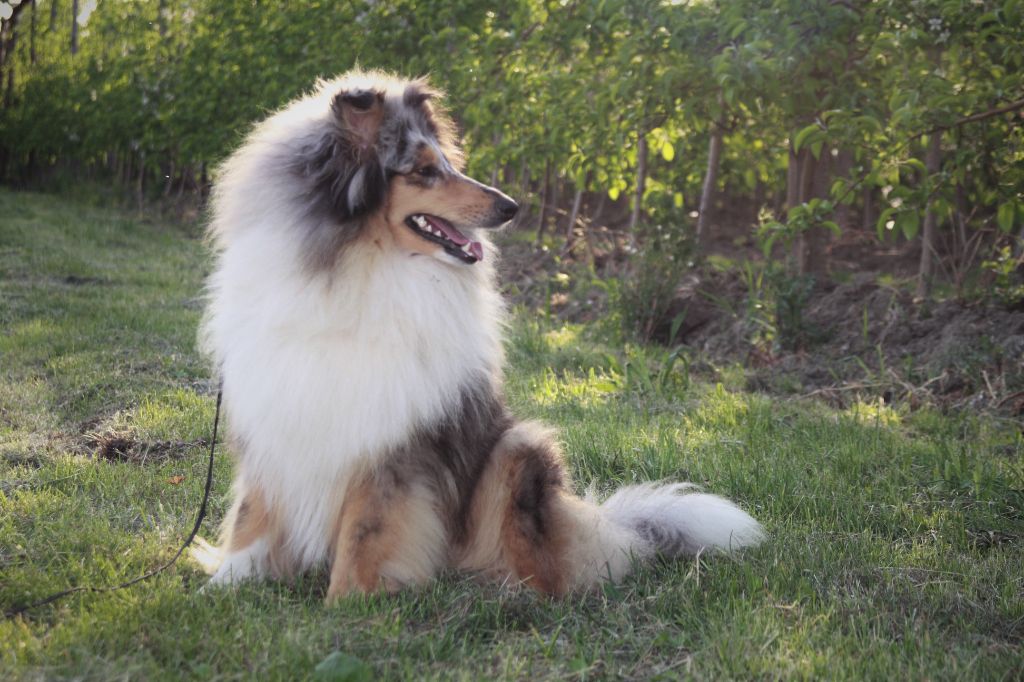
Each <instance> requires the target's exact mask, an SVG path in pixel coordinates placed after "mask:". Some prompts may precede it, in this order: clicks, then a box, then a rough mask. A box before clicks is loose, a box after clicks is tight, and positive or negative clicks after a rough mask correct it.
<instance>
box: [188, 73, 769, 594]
mask: <svg viewBox="0 0 1024 682" xmlns="http://www.w3.org/2000/svg"><path fill="white" fill-rule="evenodd" d="M439 97H440V95H439V93H438V92H437V91H436V90H433V89H431V88H430V87H429V86H428V85H427V84H426V82H424V81H422V80H414V81H405V80H400V79H398V78H395V77H392V76H389V75H386V74H381V73H364V72H360V73H351V74H348V75H345V76H342V77H341V78H339V79H336V80H333V81H330V82H324V83H321V84H320V85H319V86H318V87H317V88H316V90H315V92H313V93H312V94H310V95H308V96H306V97H303V98H301V99H299V100H297V101H295V102H293V103H292V104H290V105H288V106H287V107H285V108H284V109H283V110H281V111H279V112H277V113H276V114H274V115H272V116H271V117H270V118H269V119H268V120H266V121H265V122H263V123H262V124H261V125H259V126H258V127H256V128H255V130H254V131H253V132H252V133H251V134H250V135H249V137H248V138H247V139H246V141H245V143H244V144H243V145H242V146H241V148H240V149H239V150H238V151H237V152H235V154H234V155H233V156H232V157H231V158H230V159H229V160H228V161H227V162H226V163H225V164H224V166H223V167H222V168H221V169H220V173H219V176H218V180H217V185H216V189H215V191H214V195H213V203H212V222H211V225H210V234H211V237H212V239H213V242H214V244H215V247H216V251H217V261H216V267H215V271H214V273H213V274H212V276H211V277H210V281H209V297H210V298H209V308H208V311H207V316H206V319H205V322H204V325H203V333H202V339H203V345H204V347H205V348H206V349H207V351H208V352H209V353H210V354H211V355H212V357H213V359H214V361H215V363H216V367H217V370H218V372H219V374H220V376H221V378H222V380H223V400H224V403H223V404H224V410H225V416H226V423H227V427H228V429H229V434H230V443H231V447H232V449H233V451H234V454H235V455H236V456H237V474H236V479H235V483H234V505H233V507H232V508H231V511H230V513H229V515H228V517H227V519H226V521H225V529H224V536H223V538H222V540H221V547H220V552H221V554H222V557H223V558H222V560H221V563H220V565H219V568H217V569H216V571H215V574H214V576H213V579H212V582H213V584H222V583H233V582H236V581H240V580H245V579H252V578H262V577H273V578H284V577H288V576H292V575H295V574H296V573H299V572H302V571H305V570H307V569H310V568H313V567H317V566H329V567H330V584H329V587H328V591H327V598H328V601H331V600H333V599H336V598H338V597H340V596H343V595H346V594H350V593H353V592H369V591H373V590H381V589H383V590H397V589H400V588H403V587H406V586H413V585H419V584H422V583H424V582H426V581H429V580H431V579H432V578H434V577H435V576H437V575H438V573H439V572H441V571H442V570H444V569H446V568H455V569H458V570H463V571H468V572H472V573H474V574H476V575H479V576H483V577H486V578H490V579H494V580H498V581H502V582H508V583H517V584H518V583H523V584H526V585H528V586H530V587H532V588H535V589H537V590H539V591H541V592H544V593H548V594H552V595H561V594H565V593H566V592H568V591H570V590H574V589H578V588H586V587H588V586H592V585H596V584H599V583H600V582H601V581H603V580H616V579H619V578H621V577H622V576H623V575H624V574H626V573H627V572H628V570H629V569H630V567H631V565H632V564H633V563H634V561H635V560H637V559H641V560H642V559H644V558H650V557H653V556H654V555H656V554H658V553H661V554H663V555H667V556H675V555H681V554H694V553H696V552H700V551H701V550H704V549H726V550H728V549H733V548H738V547H743V546H746V545H752V544H755V543H757V542H758V541H759V540H760V539H761V537H762V532H761V529H760V526H759V525H758V524H757V522H756V521H754V519H752V518H751V517H750V516H748V515H747V514H746V513H744V512H743V511H741V510H740V509H739V508H737V507H736V506H735V505H733V504H732V503H731V502H728V501H727V500H725V499H723V498H720V497H716V496H714V495H709V494H704V493H699V492H694V491H693V490H692V488H691V486H689V485H688V484H682V483H677V484H644V485H634V486H629V487H625V488H622V489H621V490H619V491H618V492H616V493H615V494H613V495H612V496H611V497H610V498H608V499H607V500H606V501H605V502H604V503H603V504H598V503H597V502H596V501H593V500H589V499H587V500H584V499H580V498H578V497H577V496H576V495H574V494H573V486H572V483H571V482H570V480H569V477H568V475H567V473H566V469H565V465H564V463H563V457H562V454H561V452H560V451H559V447H558V445H557V443H556V440H555V438H554V436H553V435H552V433H551V432H550V431H548V430H547V429H545V428H543V427H542V426H539V425H538V424H535V423H526V422H518V421H516V420H515V418H514V417H513V416H512V415H511V414H509V411H508V409H507V407H506V405H505V401H504V399H503V397H502V361H503V353H502V324H503V316H504V308H503V304H502V300H501V298H500V296H499V294H498V292H497V290H496V287H495V277H494V262H495V257H496V254H495V249H494V247H493V246H492V245H491V243H490V241H489V239H488V236H487V232H488V231H489V230H491V229H493V228H496V227H499V226H501V225H503V224H505V223H507V222H508V221H509V220H510V219H511V218H512V217H513V216H514V215H515V213H516V210H517V206H516V203H515V202H514V201H513V200H512V199H510V198H509V197H507V196H505V195H504V194H502V193H501V192H500V191H498V190H497V189H495V188H493V187H488V186H486V185H483V184H481V183H479V182H477V181H475V180H473V179H471V178H469V177H467V176H466V175H464V174H463V173H462V167H463V164H462V156H461V154H460V151H459V147H458V145H457V141H456V139H455V135H454V129H453V125H452V122H451V120H450V119H449V118H448V116H447V115H446V114H445V112H444V111H443V109H442V108H441V105H440V103H439Z"/></svg>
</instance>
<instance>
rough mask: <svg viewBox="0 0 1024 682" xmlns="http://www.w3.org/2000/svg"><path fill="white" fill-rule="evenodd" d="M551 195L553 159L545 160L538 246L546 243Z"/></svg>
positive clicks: (538, 226)
mask: <svg viewBox="0 0 1024 682" xmlns="http://www.w3.org/2000/svg"><path fill="white" fill-rule="evenodd" d="M550 196H551V159H548V160H547V161H545V162H544V186H543V187H542V188H541V194H540V221H539V224H538V225H537V246H540V245H541V244H543V243H544V230H545V229H546V228H547V226H548V199H549V197H550Z"/></svg>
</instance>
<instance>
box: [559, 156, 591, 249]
mask: <svg viewBox="0 0 1024 682" xmlns="http://www.w3.org/2000/svg"><path fill="white" fill-rule="evenodd" d="M589 177H590V174H589V173H587V176H586V178H584V180H583V184H582V185H579V186H577V187H576V193H575V194H574V195H573V197H572V210H571V211H569V222H568V223H566V226H565V249H564V250H563V253H569V251H571V250H572V247H573V242H575V241H576V220H577V219H578V218H579V216H580V204H582V203H583V188H584V187H586V185H587V178H589Z"/></svg>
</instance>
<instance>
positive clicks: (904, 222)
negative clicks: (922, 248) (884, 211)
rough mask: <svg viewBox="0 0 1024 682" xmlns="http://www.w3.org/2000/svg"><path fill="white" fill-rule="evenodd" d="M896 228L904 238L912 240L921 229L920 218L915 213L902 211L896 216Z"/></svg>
mask: <svg viewBox="0 0 1024 682" xmlns="http://www.w3.org/2000/svg"><path fill="white" fill-rule="evenodd" d="M896 227H898V228H899V229H900V232H902V233H903V236H904V237H906V238H907V239H913V238H914V237H916V236H917V232H918V230H919V229H920V227H921V218H920V216H919V215H918V214H917V211H902V212H901V213H900V214H899V215H897V216H896Z"/></svg>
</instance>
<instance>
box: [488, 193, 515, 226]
mask: <svg viewBox="0 0 1024 682" xmlns="http://www.w3.org/2000/svg"><path fill="white" fill-rule="evenodd" d="M494 212H495V213H497V214H498V215H499V216H501V219H502V220H504V221H506V222H507V221H509V220H512V219H513V218H515V217H516V213H518V212H519V204H517V203H516V202H514V201H512V200H511V199H509V198H508V197H501V198H500V199H498V200H497V201H496V202H494Z"/></svg>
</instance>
